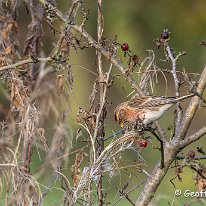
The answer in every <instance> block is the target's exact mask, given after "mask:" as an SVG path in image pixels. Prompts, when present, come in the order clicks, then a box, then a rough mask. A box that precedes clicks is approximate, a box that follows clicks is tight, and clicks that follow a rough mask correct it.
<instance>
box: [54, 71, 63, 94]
mask: <svg viewBox="0 0 206 206" xmlns="http://www.w3.org/2000/svg"><path fill="white" fill-rule="evenodd" d="M64 81H65V78H64V75H63V74H59V75H58V76H57V78H56V87H57V95H58V96H59V95H60V94H61V93H62V92H63V91H64Z"/></svg>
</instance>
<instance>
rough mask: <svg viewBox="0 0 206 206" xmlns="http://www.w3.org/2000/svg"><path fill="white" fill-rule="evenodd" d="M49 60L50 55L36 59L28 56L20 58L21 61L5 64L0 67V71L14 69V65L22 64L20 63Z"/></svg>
mask: <svg viewBox="0 0 206 206" xmlns="http://www.w3.org/2000/svg"><path fill="white" fill-rule="evenodd" d="M50 60H51V57H47V58H36V59H32V58H29V59H26V60H22V61H19V62H17V63H14V64H10V65H7V66H3V67H0V72H1V71H5V70H8V69H15V68H16V67H18V66H22V65H24V64H29V63H36V62H48V61H50Z"/></svg>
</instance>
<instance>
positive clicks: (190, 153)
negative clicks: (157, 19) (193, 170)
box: [187, 150, 195, 159]
mask: <svg viewBox="0 0 206 206" xmlns="http://www.w3.org/2000/svg"><path fill="white" fill-rule="evenodd" d="M187 156H188V157H190V158H191V159H194V158H195V152H194V151H193V150H190V151H189V152H188V154H187Z"/></svg>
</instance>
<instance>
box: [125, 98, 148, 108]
mask: <svg viewBox="0 0 206 206" xmlns="http://www.w3.org/2000/svg"><path fill="white" fill-rule="evenodd" d="M149 99H151V97H149V96H143V97H139V96H137V97H134V98H133V99H130V100H129V101H128V106H129V107H134V108H139V107H140V105H142V104H144V103H145V102H147V101H149Z"/></svg>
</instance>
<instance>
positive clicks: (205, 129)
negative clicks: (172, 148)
mask: <svg viewBox="0 0 206 206" xmlns="http://www.w3.org/2000/svg"><path fill="white" fill-rule="evenodd" d="M205 134H206V127H203V128H202V129H200V130H199V131H197V132H196V133H195V134H193V135H191V136H189V137H186V138H185V139H184V140H182V141H180V142H179V144H178V146H179V147H180V148H184V147H186V146H188V145H190V144H191V143H193V142H195V141H197V140H199V139H200V138H201V137H202V136H203V135H205Z"/></svg>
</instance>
